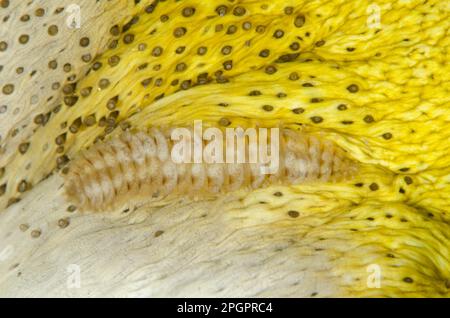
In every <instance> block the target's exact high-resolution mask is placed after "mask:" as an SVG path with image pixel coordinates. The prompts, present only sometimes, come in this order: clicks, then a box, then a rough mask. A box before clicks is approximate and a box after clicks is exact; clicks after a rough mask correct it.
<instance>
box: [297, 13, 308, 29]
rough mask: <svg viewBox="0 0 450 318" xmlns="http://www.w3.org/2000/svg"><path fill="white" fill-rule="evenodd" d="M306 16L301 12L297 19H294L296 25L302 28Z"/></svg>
mask: <svg viewBox="0 0 450 318" xmlns="http://www.w3.org/2000/svg"><path fill="white" fill-rule="evenodd" d="M305 21H306V18H305V16H304V15H303V14H299V15H298V16H297V17H296V18H295V20H294V25H295V26H296V27H297V28H301V27H302V26H303V25H304V24H305Z"/></svg>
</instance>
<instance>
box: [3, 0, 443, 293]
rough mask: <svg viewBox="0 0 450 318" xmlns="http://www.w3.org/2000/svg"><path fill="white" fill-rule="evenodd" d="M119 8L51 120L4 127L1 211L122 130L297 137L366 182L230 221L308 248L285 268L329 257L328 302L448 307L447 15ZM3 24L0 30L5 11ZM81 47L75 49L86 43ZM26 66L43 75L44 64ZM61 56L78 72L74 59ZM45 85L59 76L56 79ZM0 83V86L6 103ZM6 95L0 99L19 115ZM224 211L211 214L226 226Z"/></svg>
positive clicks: (381, 6) (250, 203) (309, 193)
mask: <svg viewBox="0 0 450 318" xmlns="http://www.w3.org/2000/svg"><path fill="white" fill-rule="evenodd" d="M130 2H132V1H130ZM116 3H117V4H119V3H121V4H122V5H124V7H126V8H127V9H126V10H122V11H123V12H122V13H121V14H122V15H123V16H122V17H121V18H120V19H117V18H112V17H111V16H109V15H108V13H107V12H108V11H105V13H103V14H101V19H104V22H105V25H108V26H109V25H113V24H114V23H118V24H119V29H122V30H123V26H124V25H125V26H126V27H125V30H123V31H124V32H121V33H120V34H118V33H116V32H114V30H111V32H110V31H106V32H97V33H95V34H92V35H91V36H90V39H91V43H101V41H100V38H103V39H108V40H109V45H107V46H105V49H106V50H104V52H103V49H98V51H96V52H93V56H96V57H95V58H93V60H92V61H90V62H89V63H88V65H89V67H90V68H91V70H90V72H88V73H87V74H86V73H85V72H80V78H77V79H76V83H77V84H76V87H71V88H70V89H69V88H68V89H66V91H64V90H63V87H64V84H62V85H60V86H61V88H60V89H59V97H58V98H59V102H60V103H61V107H60V109H58V111H57V112H56V113H53V114H52V115H51V116H50V117H49V119H48V120H47V121H46V122H45V124H42V123H41V124H39V123H38V124H36V123H35V122H32V120H30V119H31V118H35V117H36V116H39V115H40V114H46V112H47V111H49V109H45V107H46V106H39V107H31V106H29V107H28V108H27V109H26V111H25V110H23V111H21V113H22V114H26V116H23V118H22V119H21V120H25V121H26V120H27V119H28V121H29V124H28V128H26V129H22V128H21V125H20V122H21V120H19V119H17V118H15V117H14V116H13V115H12V112H7V113H4V114H0V121H1V127H2V139H1V145H2V148H1V157H0V169H2V170H0V175H1V178H0V193H1V196H0V205H1V206H2V207H6V206H8V205H11V204H13V203H14V202H16V201H17V200H18V199H20V198H21V197H22V196H24V195H26V192H27V191H28V190H29V189H31V188H32V187H33V186H36V187H38V186H39V182H40V181H41V180H42V179H43V178H45V177H47V176H48V174H49V173H51V172H53V171H55V169H58V170H59V171H61V170H64V169H63V168H64V166H65V164H66V163H67V161H68V160H69V159H71V158H73V157H75V156H76V155H77V153H78V152H79V151H80V150H82V149H84V148H86V147H88V146H89V145H91V144H93V143H94V142H95V140H96V139H103V138H109V135H116V134H118V133H120V131H121V130H123V129H137V128H142V127H150V126H177V125H186V124H190V123H192V121H193V120H194V119H202V120H203V121H204V122H205V123H206V124H208V125H211V126H227V127H235V126H244V127H246V126H254V125H259V126H262V125H264V126H276V125H279V124H280V123H283V124H284V125H287V126H290V127H291V128H293V129H298V127H300V126H301V127H303V129H305V130H307V131H308V132H309V133H311V134H317V135H320V136H321V137H324V138H327V139H330V140H332V141H333V142H335V143H336V144H337V145H338V146H339V147H341V148H342V149H345V150H347V151H348V152H349V153H350V154H351V157H352V158H354V159H355V160H356V161H358V162H359V163H360V164H361V166H362V167H361V173H360V174H359V175H358V176H357V177H355V178H354V179H353V180H351V181H349V182H343V183H336V184H314V185H308V184H302V185H293V186H291V187H289V188H287V189H283V190H282V191H281V193H282V195H281V196H280V195H279V194H278V192H277V191H275V190H274V189H271V188H268V189H265V190H261V191H256V192H253V193H248V192H245V193H241V194H239V195H240V196H242V197H241V201H240V202H241V204H242V206H240V207H239V208H236V209H237V210H236V211H235V212H234V213H240V214H242V216H246V217H245V221H244V222H243V223H242V227H243V228H245V227H246V226H249V227H251V226H257V225H258V224H262V223H264V222H263V221H264V220H266V218H269V219H271V220H272V218H273V221H272V222H269V225H267V224H266V226H269V227H270V228H271V230H272V231H275V229H276V230H277V231H284V229H285V228H286V227H289V229H290V231H294V232H296V235H297V240H301V242H302V246H304V247H305V248H304V249H300V252H298V254H296V255H291V254H290V255H291V257H299V258H301V257H302V254H311V253H312V254H321V255H322V254H324V255H327V258H328V259H329V262H331V263H332V264H333V265H332V270H331V271H332V273H333V275H334V277H338V278H339V279H338V280H337V282H336V285H338V286H339V287H340V288H339V292H338V293H337V294H334V295H345V296H347V295H357V296H444V297H445V296H448V295H449V290H450V264H449V263H450V256H449V255H450V253H449V248H448V246H449V244H448V243H449V223H448V222H449V220H450V216H449V213H450V212H449V211H450V209H449V205H450V203H449V200H448V197H449V194H450V184H449V183H450V181H449V180H450V179H449V176H450V163H449V162H450V159H449V156H448V154H449V150H450V145H449V143H448V139H449V137H450V125H449V124H448V123H449V120H450V113H449V112H448V106H450V97H449V96H450V95H449V88H450V83H449V76H448V74H449V71H450V68H449V65H448V59H449V55H448V48H449V45H450V38H449V34H448V33H449V29H450V28H449V26H450V19H449V15H450V14H449V5H448V2H446V1H427V2H423V1H414V0H411V1H395V2H394V1H392V2H391V1H375V2H371V1H343V0H342V1H323V0H318V1H300V0H298V1H284V0H280V1H272V2H265V1H235V2H234V3H233V4H230V3H226V6H227V7H228V9H227V10H226V14H225V13H224V12H225V11H223V10H224V9H223V8H221V9H218V6H219V5H223V4H224V3H222V2H221V1H208V2H205V1H188V0H186V1H179V2H174V1H164V2H160V3H158V4H157V5H156V6H154V7H149V6H148V5H149V3H148V1H141V3H139V4H138V5H136V6H135V5H134V2H132V3H127V4H126V3H124V2H122V1H116ZM373 3H376V4H377V5H378V7H374V6H373ZM290 6H292V9H288V8H289V7H290ZM186 8H188V9H186ZM193 9H195V10H193ZM1 10H2V11H0V12H2V17H3V16H4V15H5V14H3V11H5V10H6V11H7V12H12V11H13V10H14V8H12V7H11V6H10V7H7V8H4V9H1ZM8 10H9V11H8ZM20 10H25V9H20ZM111 10H112V9H111ZM377 12H379V13H380V15H379V17H380V19H379V21H378V19H377ZM20 13H21V14H18V16H20V15H22V14H23V13H25V11H24V12H22V11H21V12H20ZM133 16H134V17H138V18H134V19H132V20H131V21H132V22H133V23H129V21H130V19H131V17H133ZM11 19H12V17H11ZM15 19H18V17H15ZM119 21H121V22H120V23H119ZM30 23H31V22H30ZM249 23H251V24H249ZM261 26H265V27H261ZM183 28H184V29H183ZM2 31H3V30H2ZM8 32H11V31H8ZM30 32H31V31H30ZM78 32H80V33H78V34H77V36H80V38H81V37H82V36H83V35H82V32H87V30H84V29H81V30H79V31H78ZM2 34H9V33H6V32H5V31H3V33H2ZM11 36H12V37H13V36H16V35H15V34H12V35H11ZM97 38H98V39H97ZM116 39H117V40H118V41H117V43H115V42H114V40H116ZM1 40H2V39H0V42H1ZM73 42H75V43H77V45H78V38H77V39H76V40H73V41H72V40H66V41H65V42H64V43H65V44H64V45H67V46H69V47H70V45H73ZM70 43H72V44H70ZM99 45H100V44H99ZM108 47H109V48H108ZM13 50H14V48H12V47H8V49H7V50H6V51H5V52H7V53H8V54H11V52H15V51H13ZM37 52H40V53H38V54H41V55H42V57H43V58H44V57H45V59H46V61H49V60H51V54H50V52H49V51H47V50H45V49H44V48H41V49H40V50H37ZM101 52H103V53H101ZM0 54H5V53H4V52H0ZM33 54H36V52H33ZM71 54H73V56H74V59H76V60H78V61H79V60H80V56H81V55H82V52H81V51H80V50H79V49H76V50H73V51H72V53H71ZM21 58H24V57H21ZM0 59H2V63H0V64H4V65H5V67H4V69H3V71H2V72H5V70H6V69H7V67H8V65H11V66H10V69H12V70H14V69H16V67H18V66H19V65H18V64H17V63H19V61H20V59H19V57H17V58H16V59H15V58H12V59H10V60H8V61H7V62H3V61H4V59H3V56H2V55H0ZM96 63H97V64H96ZM99 63H101V64H99ZM100 65H101V66H100ZM52 72H56V73H57V74H63V73H64V70H63V67H62V65H60V66H58V68H57V69H56V70H53V71H52ZM205 73H206V75H205ZM2 76H3V74H2ZM49 76H50V71H45V72H43V73H42V74H40V79H39V81H45V80H46V78H47V77H49ZM8 81H9V79H8ZM9 82H11V83H12V82H13V80H12V79H11V80H10V81H9ZM9 82H3V77H2V85H1V86H2V90H3V91H2V94H3V95H2V98H3V97H5V96H4V95H5V85H6V84H8V83H9ZM14 87H15V89H14V92H13V93H12V94H11V93H8V92H9V91H8V89H10V88H8V87H7V88H6V93H8V95H7V96H6V97H7V98H8V103H9V104H11V103H14V104H18V105H20V100H21V97H20V95H19V92H21V89H20V87H19V85H17V84H16V85H14ZM162 94H164V95H162ZM55 98H56V97H55ZM266 105H270V106H272V108H267V107H263V106H266ZM50 109H51V108H50ZM267 109H270V110H269V111H268V110H267ZM93 118H94V119H95V120H93ZM13 123H14V125H13ZM4 127H7V128H4ZM16 128H17V129H19V128H20V129H19V130H18V132H17V133H13V131H14V129H16ZM58 137H60V138H59V139H58V140H57V138H58ZM20 145H22V146H20ZM62 172H63V171H62ZM24 181H25V186H24V183H23V182H24ZM19 190H20V191H19ZM22 190H23V191H22ZM274 193H277V195H273V194H274ZM259 196H261V199H259ZM260 201H264V202H265V203H264V204H261V203H259V202H260ZM19 204H20V203H19ZM11 208H12V206H11ZM62 209H65V207H62ZM234 209H235V206H234V205H232V204H230V205H229V206H224V207H223V211H222V212H223V213H226V215H228V214H229V215H230V217H231V216H232V215H233V212H232V211H234ZM237 211H238V212H237ZM289 211H296V212H298V213H299V215H297V214H295V213H294V214H293V213H292V212H291V213H290V214H289V213H288V212H289ZM180 212H181V211H180ZM292 215H297V217H292ZM303 215H305V217H303ZM294 229H295V230H294ZM312 246H314V247H315V248H311V247H312ZM371 264H375V265H377V266H379V267H380V268H381V271H382V273H383V282H382V285H381V288H379V289H378V288H375V289H374V288H367V285H366V281H367V276H368V272H367V268H368V266H370V265H371ZM307 271H308V272H309V273H315V269H314V266H312V267H310V268H308V270H307ZM299 288H300V287H299ZM318 294H319V295H321V293H320V292H319V293H318ZM331 295H333V294H331Z"/></svg>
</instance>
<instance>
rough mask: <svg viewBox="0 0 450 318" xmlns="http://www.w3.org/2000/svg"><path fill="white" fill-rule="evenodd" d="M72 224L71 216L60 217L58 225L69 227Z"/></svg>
mask: <svg viewBox="0 0 450 318" xmlns="http://www.w3.org/2000/svg"><path fill="white" fill-rule="evenodd" d="M69 224H70V221H69V218H64V219H59V220H58V226H59V227H60V228H62V229H64V228H66V227H68V226H69Z"/></svg>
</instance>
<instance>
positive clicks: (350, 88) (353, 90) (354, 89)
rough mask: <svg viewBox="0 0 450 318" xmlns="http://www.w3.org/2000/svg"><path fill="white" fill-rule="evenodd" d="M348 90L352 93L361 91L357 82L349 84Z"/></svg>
mask: <svg viewBox="0 0 450 318" xmlns="http://www.w3.org/2000/svg"><path fill="white" fill-rule="evenodd" d="M347 90H348V91H349V92H350V93H357V92H358V91H359V87H358V85H356V84H351V85H349V86H347Z"/></svg>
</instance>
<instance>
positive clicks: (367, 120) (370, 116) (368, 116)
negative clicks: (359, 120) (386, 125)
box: [364, 115, 375, 124]
mask: <svg viewBox="0 0 450 318" xmlns="http://www.w3.org/2000/svg"><path fill="white" fill-rule="evenodd" d="M364 121H365V122H366V123H368V124H370V123H373V122H374V121H375V119H374V118H373V116H372V115H366V116H365V117H364Z"/></svg>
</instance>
